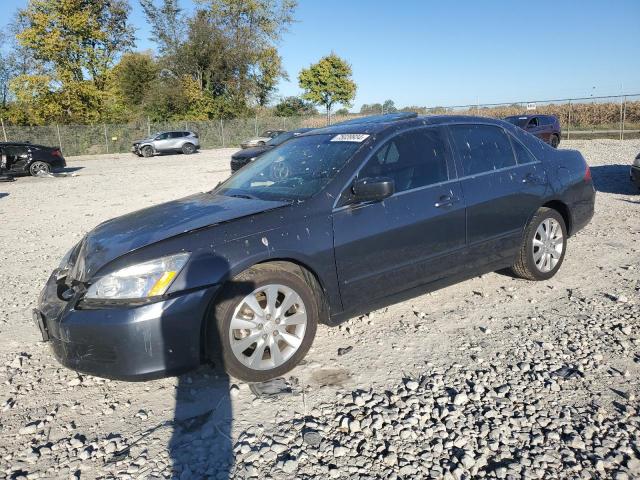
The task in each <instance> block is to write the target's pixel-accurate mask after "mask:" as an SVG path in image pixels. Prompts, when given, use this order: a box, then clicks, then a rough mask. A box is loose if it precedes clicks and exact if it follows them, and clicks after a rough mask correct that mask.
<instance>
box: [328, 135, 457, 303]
mask: <svg viewBox="0 0 640 480" xmlns="http://www.w3.org/2000/svg"><path fill="white" fill-rule="evenodd" d="M372 177H384V178H387V179H389V180H392V181H393V183H394V186H395V194H394V195H392V196H391V197H389V198H387V199H385V200H384V201H382V202H378V203H371V202H369V203H364V204H362V203H361V204H355V205H350V206H346V207H343V208H339V209H337V210H336V211H334V214H333V225H334V245H335V256H336V266H337V270H338V278H339V281H340V292H341V295H342V301H343V305H344V308H345V309H347V310H349V309H353V308H355V306H357V305H361V304H366V303H368V302H371V301H372V300H373V299H376V298H383V297H386V296H389V295H393V294H394V293H398V292H400V291H403V290H406V289H409V288H412V287H416V286H419V285H422V284H425V283H428V282H430V281H432V280H434V279H437V278H441V277H442V276H446V275H447V274H449V273H450V272H453V271H455V270H456V268H457V267H458V266H460V265H462V264H463V261H462V259H461V256H460V255H457V256H456V255H454V254H453V253H454V252H456V253H460V251H461V250H464V247H465V211H464V201H463V198H462V190H461V188H460V184H459V183H458V181H457V180H455V177H456V175H455V164H454V162H453V158H452V154H451V150H450V146H449V139H448V136H447V133H446V131H445V130H443V129H442V128H439V127H437V128H434V127H428V128H425V127H420V128H416V129H413V130H409V131H405V132H402V133H400V134H398V135H396V136H395V137H392V138H391V139H389V140H388V141H387V142H385V143H384V144H383V145H381V147H380V148H378V149H377V150H376V151H375V152H373V154H372V156H371V157H370V158H369V160H368V161H367V162H365V165H364V166H363V167H362V169H361V170H360V171H359V173H358V176H357V178H359V179H363V178H372ZM348 191H349V189H348ZM345 193H347V192H345ZM347 197H348V194H347ZM352 200H353V199H352Z"/></svg>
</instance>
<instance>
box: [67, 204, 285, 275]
mask: <svg viewBox="0 0 640 480" xmlns="http://www.w3.org/2000/svg"><path fill="white" fill-rule="evenodd" d="M284 205H288V203H287V202H283V201H267V200H258V199H246V198H235V197H227V196H224V195H216V194H212V193H199V194H196V195H191V196H188V197H185V198H182V199H179V200H174V201H172V202H168V203H163V204H160V205H156V206H153V207H150V208H145V209H143V210H139V211H137V212H132V213H129V214H127V215H123V216H121V217H117V218H114V219H112V220H108V221H106V222H104V223H101V224H100V225H98V226H97V227H96V228H95V229H93V230H92V231H91V232H89V233H88V234H87V235H86V236H85V237H84V239H83V240H82V241H81V242H80V244H79V246H78V249H77V251H75V252H74V255H73V256H72V257H73V260H72V263H73V267H72V268H71V269H70V272H69V273H70V276H71V278H73V279H76V280H79V281H87V280H89V279H91V277H92V276H93V275H95V274H96V272H97V271H98V270H100V269H101V268H102V267H103V266H105V265H106V264H107V263H109V262H111V261H113V260H115V259H116V258H118V257H120V256H122V255H124V254H126V253H129V252H131V251H133V250H137V249H139V248H142V247H145V246H148V245H151V244H153V243H156V242H160V241H162V240H166V239H168V238H170V237H174V236H176V235H180V234H183V233H187V232H190V231H193V230H197V229H200V228H205V227H209V226H213V225H217V224H220V223H225V222H229V221H233V220H236V219H239V218H242V217H246V216H248V215H254V214H257V213H261V212H264V211H267V210H272V209H274V208H278V207H282V206H284Z"/></svg>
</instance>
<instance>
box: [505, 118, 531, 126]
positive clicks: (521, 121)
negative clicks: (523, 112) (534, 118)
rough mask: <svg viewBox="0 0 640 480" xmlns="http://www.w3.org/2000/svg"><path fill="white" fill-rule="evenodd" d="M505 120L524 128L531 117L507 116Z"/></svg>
mask: <svg viewBox="0 0 640 480" xmlns="http://www.w3.org/2000/svg"><path fill="white" fill-rule="evenodd" d="M505 121H507V122H509V123H513V124H514V125H515V126H516V127H520V128H524V127H525V125H526V124H527V122H528V121H529V117H507V118H505Z"/></svg>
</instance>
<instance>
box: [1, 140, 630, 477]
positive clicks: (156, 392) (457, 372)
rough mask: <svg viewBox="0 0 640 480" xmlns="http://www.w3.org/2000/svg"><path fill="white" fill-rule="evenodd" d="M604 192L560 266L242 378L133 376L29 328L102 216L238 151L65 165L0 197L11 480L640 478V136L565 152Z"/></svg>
mask: <svg viewBox="0 0 640 480" xmlns="http://www.w3.org/2000/svg"><path fill="white" fill-rule="evenodd" d="M563 147H571V148H577V149H579V150H580V151H581V152H582V153H583V154H584V155H585V157H586V158H587V159H588V161H589V163H590V164H591V166H592V172H593V176H594V179H595V181H596V184H597V186H598V190H599V193H598V199H597V205H596V215H595V217H594V220H593V222H592V224H591V225H590V226H589V227H588V228H587V229H585V230H584V231H583V232H581V233H580V234H578V235H577V236H575V237H573V238H571V239H570V241H569V247H568V253H567V257H566V260H565V263H564V265H563V267H562V270H561V271H560V273H559V274H558V275H557V276H556V277H555V278H553V279H551V280H550V281H547V282H539V283H531V282H526V281H522V280H516V279H512V278H511V277H509V276H506V275H502V274H498V273H496V274H490V275H484V276H482V277H479V278H476V279H472V280H469V281H467V282H464V283H462V284H459V285H455V286H452V287H449V288H447V289H444V290H441V291H439V292H435V293H432V294H430V295H424V296H421V297H418V298H415V299H412V300H410V301H407V302H404V303H400V304H397V305H393V306H390V307H389V308H386V309H383V310H379V311H376V312H371V313H370V314H369V315H365V316H363V317H360V318H355V319H352V320H350V321H349V322H347V323H345V324H343V325H342V326H341V327H339V328H335V329H329V328H326V327H321V328H320V329H319V330H318V335H317V337H316V341H315V344H314V347H313V348H312V350H311V351H310V352H309V355H308V356H307V358H306V359H305V362H304V364H303V365H301V366H300V367H298V368H296V369H295V370H294V371H293V372H291V374H290V375H287V377H286V378H284V379H281V380H279V381H277V382H271V383H269V384H267V385H256V386H251V388H250V387H249V386H248V385H245V384H241V383H237V382H235V381H234V380H233V379H229V378H227V377H226V376H225V375H224V374H223V373H222V372H220V371H219V370H217V369H216V368H215V367H210V366H205V367H202V368H201V369H199V370H198V371H196V372H193V373H191V374H189V375H184V376H182V377H180V378H178V379H175V378H171V379H163V380H157V381H153V382H146V383H126V382H116V381H108V380H103V379H99V378H95V377H91V376H85V375H78V374H76V373H75V372H72V371H69V370H67V369H64V368H62V367H60V366H59V365H58V364H57V363H56V362H55V360H54V359H53V358H52V356H51V354H50V352H49V349H48V346H47V345H45V344H42V343H39V342H38V341H37V340H38V336H37V332H36V331H35V329H34V327H32V325H31V322H30V315H29V312H30V309H31V308H32V307H33V306H34V303H35V299H36V297H37V294H38V291H39V288H40V287H41V286H42V284H43V283H44V281H45V280H46V278H47V276H48V273H49V272H50V270H51V269H52V268H54V267H55V266H56V264H57V262H58V259H59V258H60V257H61V256H62V254H63V253H64V252H65V251H66V249H68V248H69V247H70V246H71V245H72V244H73V243H75V242H76V241H77V239H78V238H80V236H81V235H82V234H83V233H84V232H85V231H87V230H88V229H90V228H92V227H93V226H94V225H95V224H97V223H99V222H101V221H103V220H106V219H107V218H110V217H113V216H115V215H120V214H123V213H126V212H129V211H132V210H135V209H138V208H142V207H145V206H147V205H150V204H154V203H158V202H160V201H163V200H169V199H172V198H178V197H181V196H184V195H186V194H188V193H191V192H194V191H199V190H205V189H208V188H210V187H211V186H213V185H215V183H217V181H219V180H221V179H222V178H224V177H225V176H226V175H228V157H229V154H230V152H231V151H230V150H223V151H205V152H202V153H200V154H198V155H194V156H190V157H185V156H165V157H158V158H153V159H137V158H134V157H129V156H119V157H117V158H112V159H104V158H103V159H100V160H87V159H82V160H73V159H72V160H71V161H70V162H69V163H70V166H72V167H82V169H81V170H78V171H77V176H76V177H69V178H20V179H19V180H18V181H16V182H14V183H11V184H2V186H1V187H0V193H8V196H3V195H1V194H0V217H1V218H2V228H1V229H0V265H1V267H0V285H2V286H3V287H2V289H0V305H1V306H0V338H2V340H3V341H2V342H0V411H1V412H2V413H1V415H0V476H2V475H4V476H5V477H6V478H180V479H187V478H220V479H221V478H285V479H286V478H327V477H328V478H344V479H347V478H349V479H351V478H363V479H364V478H367V479H369V478H380V479H409V478H411V479H414V478H455V479H466V478H480V477H488V478H508V479H512V478H513V479H515V478H615V479H625V478H640V455H639V454H640V451H639V449H638V445H640V441H639V440H640V401H639V397H640V306H639V305H640V242H639V240H640V222H639V221H638V219H640V212H639V209H640V192H639V191H637V190H636V189H634V188H633V187H632V186H631V184H630V183H629V180H628V165H629V164H630V163H631V161H632V159H633V158H634V157H635V155H636V154H637V153H638V151H640V142H638V141H625V142H623V143H621V142H618V141H607V140H600V141H572V142H564V143H563Z"/></svg>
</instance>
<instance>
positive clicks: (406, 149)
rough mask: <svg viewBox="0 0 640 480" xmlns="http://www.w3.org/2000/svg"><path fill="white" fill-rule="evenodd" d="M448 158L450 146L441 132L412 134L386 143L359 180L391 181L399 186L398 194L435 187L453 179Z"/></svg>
mask: <svg viewBox="0 0 640 480" xmlns="http://www.w3.org/2000/svg"><path fill="white" fill-rule="evenodd" d="M447 156H448V149H447V143H446V140H445V137H444V136H443V133H442V130H441V129H439V128H422V129H419V130H412V131H410V132H405V133H401V134H400V135H398V136H396V137H394V138H392V139H391V140H389V141H388V142H387V143H385V144H384V145H383V146H382V147H381V148H380V149H379V150H378V152H377V153H376V154H375V155H374V156H373V157H371V158H370V159H369V161H368V162H367V164H366V165H365V166H364V167H363V168H362V170H361V171H360V173H359V174H358V177H359V178H365V177H389V178H391V179H392V180H393V181H394V183H395V188H396V192H403V191H406V190H411V189H413V188H419V187H424V186H427V185H433V184H434V183H439V182H444V181H447V180H448V179H449V172H448V168H447Z"/></svg>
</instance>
